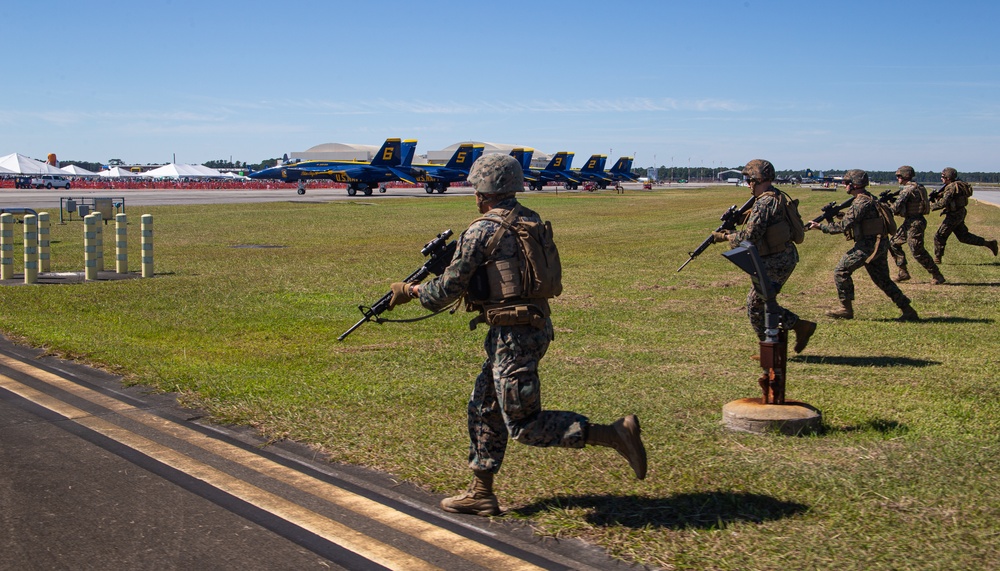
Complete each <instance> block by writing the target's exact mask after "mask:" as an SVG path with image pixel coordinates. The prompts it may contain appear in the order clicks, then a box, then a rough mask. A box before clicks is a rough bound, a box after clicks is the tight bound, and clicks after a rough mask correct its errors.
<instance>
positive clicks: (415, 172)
mask: <svg viewBox="0 0 1000 571" xmlns="http://www.w3.org/2000/svg"><path fill="white" fill-rule="evenodd" d="M482 154H483V145H476V144H473V143H463V144H461V145H459V147H458V149H456V150H455V154H454V155H452V156H451V160H449V161H448V164H446V165H444V166H442V165H412V166H410V167H409V168H407V169H401V170H406V172H407V174H409V175H410V176H411V177H412V178H413V180H415V181H416V182H418V183H423V185H424V190H426V191H427V194H433V193H434V191H437V193H438V194H444V193H445V191H447V190H448V187H449V186H450V185H451V183H453V182H463V181H465V180H466V179H467V178H469V169H471V168H472V163H474V162H476V159H478V158H479V157H480V156H481V155H482ZM410 160H411V161H412V157H411V158H410ZM407 164H408V163H407Z"/></svg>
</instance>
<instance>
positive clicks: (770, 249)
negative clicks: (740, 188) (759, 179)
mask: <svg viewBox="0 0 1000 571" xmlns="http://www.w3.org/2000/svg"><path fill="white" fill-rule="evenodd" d="M772 194H774V196H775V199H776V200H777V201H778V204H779V205H780V206H781V208H780V209H779V210H780V212H779V215H778V216H776V219H777V222H775V223H773V224H771V225H770V226H768V227H767V229H766V230H764V235H763V236H762V237H761V239H760V240H759V241H758V242H756V243H754V246H756V247H757V252H758V253H759V254H760V255H761V256H770V255H771V254H780V253H781V252H784V251H785V250H786V249H787V248H788V243H789V242H790V241H791V240H792V227H791V224H789V223H788V213H787V212H785V210H786V209H787V208H788V205H787V199H785V198H784V197H783V196H782V193H781V192H775V193H772ZM761 196H763V195H761Z"/></svg>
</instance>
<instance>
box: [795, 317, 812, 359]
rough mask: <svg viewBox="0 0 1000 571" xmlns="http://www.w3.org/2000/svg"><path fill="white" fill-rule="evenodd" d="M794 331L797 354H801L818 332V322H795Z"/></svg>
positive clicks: (803, 320)
mask: <svg viewBox="0 0 1000 571" xmlns="http://www.w3.org/2000/svg"><path fill="white" fill-rule="evenodd" d="M792 331H794V332H795V352H796V353H801V352H802V351H804V350H805V348H806V345H807V344H808V343H809V338H810V337H812V334H813V333H815V332H816V322H814V321H806V320H805V319H800V320H798V321H796V322H795V327H792Z"/></svg>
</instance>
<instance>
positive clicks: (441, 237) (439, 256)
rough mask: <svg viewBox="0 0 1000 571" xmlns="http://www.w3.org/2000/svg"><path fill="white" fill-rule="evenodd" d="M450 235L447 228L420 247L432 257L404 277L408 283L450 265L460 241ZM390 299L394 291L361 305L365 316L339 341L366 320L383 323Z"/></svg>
mask: <svg viewBox="0 0 1000 571" xmlns="http://www.w3.org/2000/svg"><path fill="white" fill-rule="evenodd" d="M450 237H451V230H445V231H444V232H441V233H440V234H438V235H437V237H436V238H434V239H433V240H431V241H430V242H427V244H425V245H424V247H423V248H421V249H420V253H421V254H423V255H424V256H430V259H428V260H427V261H426V262H424V265H422V266H420V267H419V268H417V270H416V271H414V272H413V273H412V274H410V275H408V276H406V277H405V278H403V281H404V282H406V283H419V282H421V281H423V280H424V278H426V277H427V276H429V275H431V274H434V275H436V276H437V275H441V272H443V271H444V270H445V268H447V267H448V263H449V262H451V258H452V257H453V256H454V255H455V248H457V247H458V242H456V241H455V240H452V241H451V242H448V238H450ZM446 242H447V243H446ZM390 299H392V291H389V293H387V294H385V295H383V296H382V297H381V298H379V300H378V301H376V302H375V303H373V304H372V305H371V306H365V305H359V306H358V309H359V310H360V311H361V314H362V315H364V317H362V318H361V320H359V321H358V322H357V323H355V324H354V326H352V327H351V328H350V329H348V330H347V331H345V332H344V333H343V335H341V336H340V337H337V341H343V340H344V338H345V337H347V336H348V335H350V334H351V333H353V332H354V330H355V329H357V328H358V327H361V326H362V325H363V324H364V323H365V322H366V321H371V320H375V323H382V321H384V320H383V319H380V318H379V315H382V313H384V312H385V311H386V310H388V309H389V300H390Z"/></svg>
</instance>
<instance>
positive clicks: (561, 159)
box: [545, 151, 575, 171]
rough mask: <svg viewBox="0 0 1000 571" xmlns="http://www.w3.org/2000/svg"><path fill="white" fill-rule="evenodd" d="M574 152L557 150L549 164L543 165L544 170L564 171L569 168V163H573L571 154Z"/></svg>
mask: <svg viewBox="0 0 1000 571" xmlns="http://www.w3.org/2000/svg"><path fill="white" fill-rule="evenodd" d="M574 154H575V153H567V152H566V151H559V152H558V153H556V155H555V156H554V157H552V160H551V161H549V165H548V166H547V167H545V170H549V171H564V170H569V167H570V165H571V164H573V155H574Z"/></svg>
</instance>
